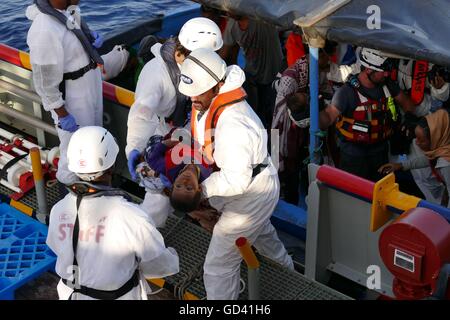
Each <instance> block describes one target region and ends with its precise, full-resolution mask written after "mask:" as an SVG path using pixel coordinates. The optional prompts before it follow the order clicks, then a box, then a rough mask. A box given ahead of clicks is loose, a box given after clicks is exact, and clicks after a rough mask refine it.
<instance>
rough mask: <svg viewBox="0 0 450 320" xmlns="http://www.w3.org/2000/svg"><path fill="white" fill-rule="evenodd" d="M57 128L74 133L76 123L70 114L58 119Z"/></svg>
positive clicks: (76, 126) (76, 127)
mask: <svg viewBox="0 0 450 320" xmlns="http://www.w3.org/2000/svg"><path fill="white" fill-rule="evenodd" d="M58 127H60V128H61V129H63V130H65V131H69V132H75V131H77V129H78V125H77V122H76V121H75V118H74V117H73V116H72V115H71V114H70V113H69V114H68V115H67V116H65V117H63V118H59V124H58Z"/></svg>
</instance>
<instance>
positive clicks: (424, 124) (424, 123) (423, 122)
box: [417, 117, 431, 140]
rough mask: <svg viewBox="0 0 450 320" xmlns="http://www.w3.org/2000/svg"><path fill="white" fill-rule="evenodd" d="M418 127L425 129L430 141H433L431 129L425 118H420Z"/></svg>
mask: <svg viewBox="0 0 450 320" xmlns="http://www.w3.org/2000/svg"><path fill="white" fill-rule="evenodd" d="M417 125H418V126H419V127H421V128H422V129H423V131H424V132H425V135H426V137H427V139H428V140H431V134H430V127H429V126H428V121H427V119H426V118H425V117H420V118H419V121H418V122H417Z"/></svg>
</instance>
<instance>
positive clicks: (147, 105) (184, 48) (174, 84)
mask: <svg viewBox="0 0 450 320" xmlns="http://www.w3.org/2000/svg"><path fill="white" fill-rule="evenodd" d="M222 44H223V41H222V34H221V32H220V29H219V27H218V26H217V25H216V24H215V23H214V22H213V21H212V20H209V19H207V18H202V17H200V18H193V19H191V20H189V21H187V22H186V23H185V24H184V25H183V27H182V28H181V30H180V33H179V35H178V37H177V38H171V39H169V40H167V41H166V42H165V43H164V44H160V43H156V44H155V45H153V46H152V48H151V51H152V53H153V54H154V56H155V57H154V58H153V59H152V60H150V61H149V62H148V63H147V64H146V65H145V66H144V68H143V69H142V72H141V74H140V75H139V80H138V83H137V87H136V94H135V102H134V104H133V106H132V107H131V109H130V112H129V114H128V133H127V146H126V148H125V153H126V156H127V158H128V169H129V171H130V175H131V178H132V179H133V180H136V166H137V164H138V162H139V157H140V155H141V153H142V151H143V150H144V149H145V147H146V145H147V142H148V141H149V139H150V137H151V136H153V135H155V134H158V135H162V136H164V135H166V134H167V133H168V132H169V131H170V129H171V128H172V127H183V126H184V125H185V124H186V122H187V120H188V113H189V111H190V108H189V104H188V102H189V101H188V99H187V98H186V97H185V96H184V95H182V94H180V93H179V91H178V83H179V77H180V65H181V64H182V63H183V61H184V59H185V57H186V56H187V55H188V54H189V53H190V52H191V51H192V50H194V49H197V48H210V49H212V50H219V49H220V48H221V47H222ZM142 208H143V209H144V210H145V211H146V212H147V213H148V214H149V215H151V216H152V217H153V218H154V220H155V222H156V223H157V225H158V226H163V225H164V223H165V221H166V218H167V216H168V214H169V213H170V212H172V211H173V209H172V207H171V206H170V202H169V199H168V197H167V196H165V195H163V193H162V192H161V191H160V190H150V189H148V188H147V189H146V195H145V199H144V202H143V203H142Z"/></svg>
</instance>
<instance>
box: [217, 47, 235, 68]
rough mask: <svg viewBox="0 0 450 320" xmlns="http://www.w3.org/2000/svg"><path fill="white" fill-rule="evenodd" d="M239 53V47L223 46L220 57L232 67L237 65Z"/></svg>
mask: <svg viewBox="0 0 450 320" xmlns="http://www.w3.org/2000/svg"><path fill="white" fill-rule="evenodd" d="M238 52H239V46H238V45H234V46H228V45H223V47H222V49H220V51H219V55H220V57H221V58H222V59H223V60H225V61H226V62H227V65H232V64H236V63H237V55H238Z"/></svg>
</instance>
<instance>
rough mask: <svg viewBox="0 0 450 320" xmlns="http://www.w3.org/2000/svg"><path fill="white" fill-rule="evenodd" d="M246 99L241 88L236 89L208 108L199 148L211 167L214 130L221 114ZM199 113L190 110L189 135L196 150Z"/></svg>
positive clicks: (220, 97)
mask: <svg viewBox="0 0 450 320" xmlns="http://www.w3.org/2000/svg"><path fill="white" fill-rule="evenodd" d="M246 97H247V94H246V92H245V91H244V89H242V88H238V89H235V90H232V91H229V92H225V93H221V94H219V95H218V96H217V97H216V98H215V99H214V101H213V103H212V104H211V106H210V107H209V111H208V115H207V117H206V121H205V137H204V139H205V143H204V145H203V146H202V147H201V149H202V153H203V157H204V159H205V161H206V162H207V163H208V164H210V165H212V164H214V158H213V156H212V155H213V151H214V129H215V128H216V125H217V122H218V121H219V117H220V115H221V114H222V112H223V111H224V110H225V109H227V108H228V107H231V106H233V105H234V104H236V103H238V102H240V101H242V100H245V98H246ZM198 113H199V111H197V110H196V109H195V108H192V112H191V134H192V140H193V148H195V150H198V149H199V148H198V146H199V143H198V137H197V132H198V130H197V121H196V120H197V115H198Z"/></svg>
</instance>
